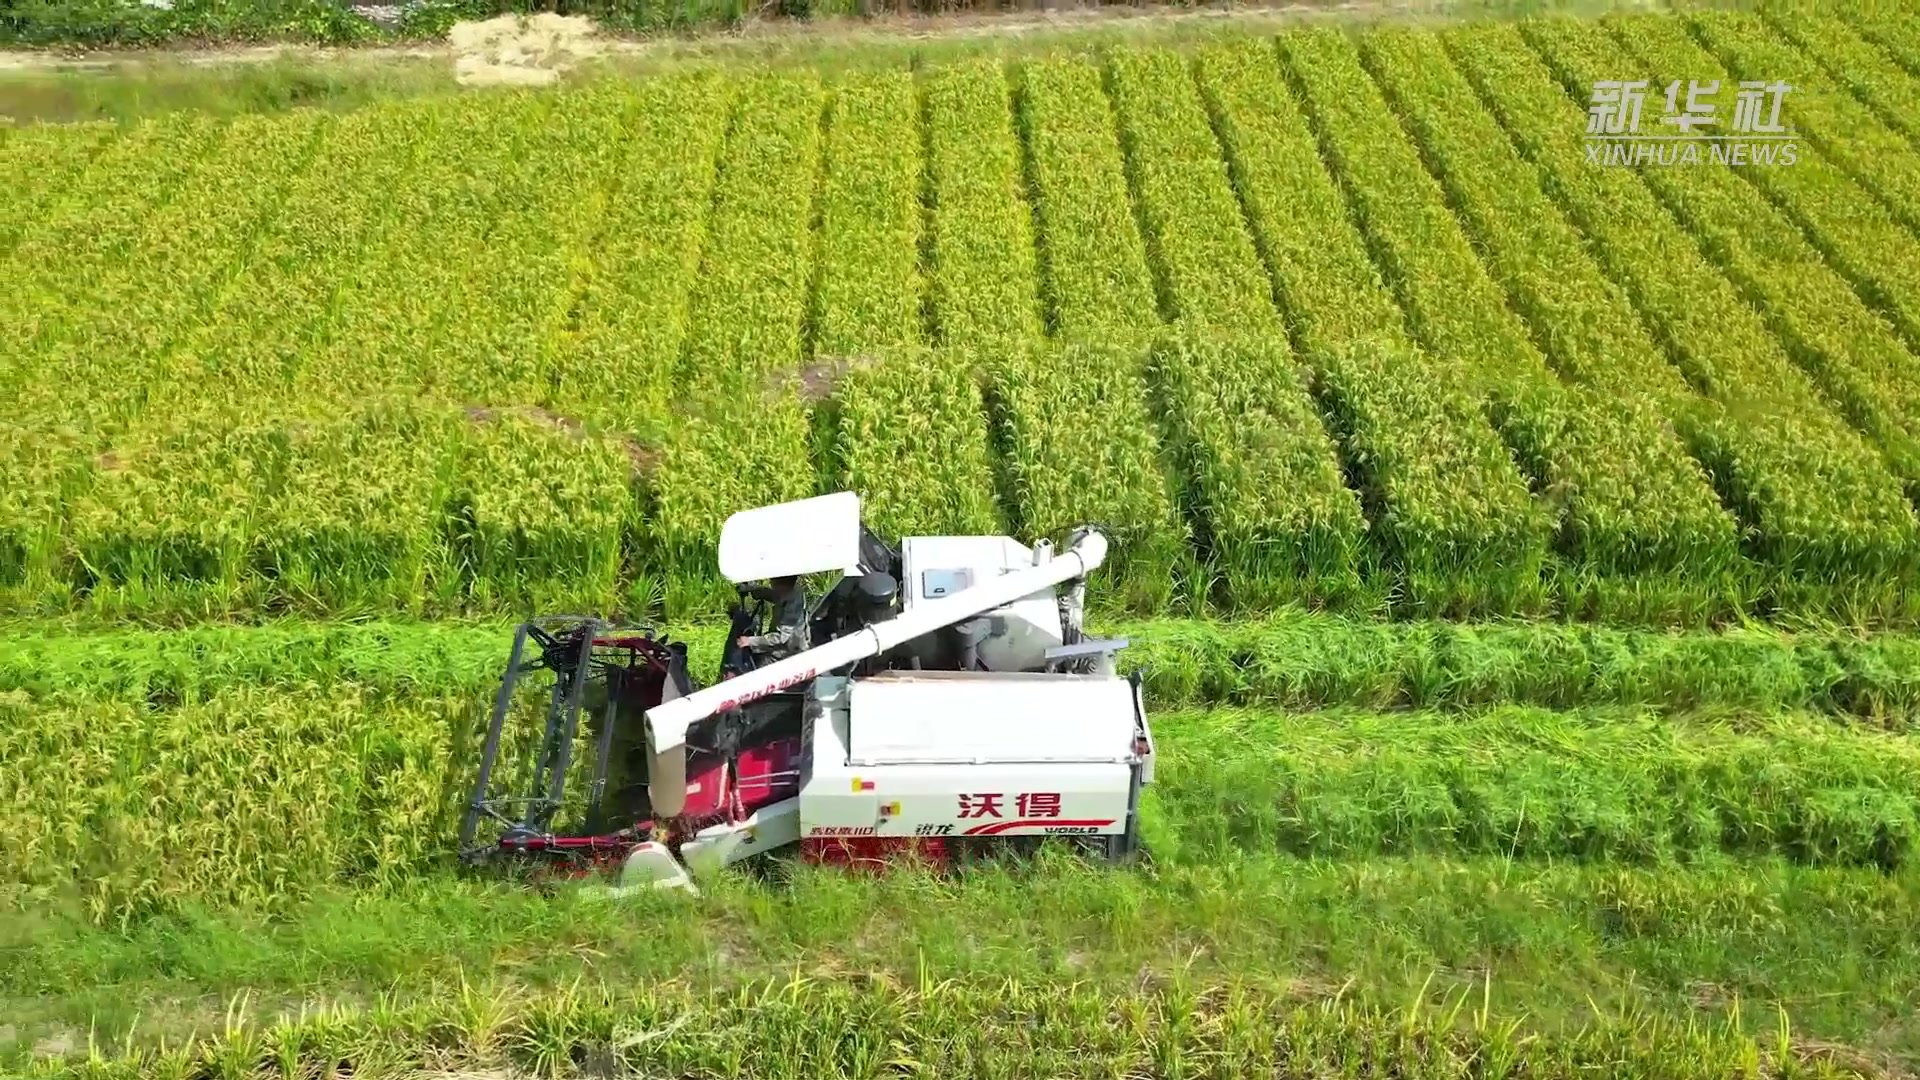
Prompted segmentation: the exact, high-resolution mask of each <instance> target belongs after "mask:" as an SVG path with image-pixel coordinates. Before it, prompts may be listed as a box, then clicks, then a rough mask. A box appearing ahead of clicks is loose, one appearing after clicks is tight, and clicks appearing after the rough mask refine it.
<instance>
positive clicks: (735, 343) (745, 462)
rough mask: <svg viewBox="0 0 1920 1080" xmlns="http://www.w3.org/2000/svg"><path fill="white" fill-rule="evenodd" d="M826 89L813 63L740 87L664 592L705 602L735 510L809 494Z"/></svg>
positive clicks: (657, 511)
mask: <svg viewBox="0 0 1920 1080" xmlns="http://www.w3.org/2000/svg"><path fill="white" fill-rule="evenodd" d="M823 102H824V98H823V92H822V89H821V86H820V83H819V81H818V80H817V79H815V78H813V77H812V76H805V75H796V76H791V77H787V76H774V75H768V76H762V77H758V78H756V79H755V80H754V81H752V82H751V83H749V84H748V85H746V86H744V87H742V88H741V89H740V92H739V93H738V95H737V97H736V100H735V105H734V113H733V121H732V125H731V128H730V131H729V134H728V138H727V144H726V148H725V150H724V152H723V156H722V158H721V162H720V172H719V176H718V178H717V179H716V181H715V183H716V188H715V193H714V200H713V212H712V213H713V216H712V220H711V221H710V222H709V224H708V227H707V253H706V257H705V260H704V261H703V264H702V267H701V272H700V277H699V282H698V284H697V286H696V287H695V292H694V295H693V308H692V313H691V325H690V327H689V331H688V335H687V350H686V355H685V357H684V358H683V363H682V365H681V367H680V369H679V370H680V376H679V377H678V379H677V380H676V385H677V386H678V387H680V388H681V390H682V393H683V398H682V404H681V406H680V407H679V408H678V409H676V415H677V424H676V426H675V428H674V430H673V431H672V432H671V433H670V434H669V435H668V437H667V439H666V441H665V443H664V444H663V445H662V447H661V453H660V458H659V463H658V467H657V469H656V471H655V473H654V477H655V479H654V483H653V485H652V491H651V500H650V501H651V509H650V515H649V516H650V520H649V522H648V525H649V531H650V533H651V538H652V542H653V548H654V561H655V562H656V565H657V566H658V568H659V569H660V571H661V572H663V573H665V574H666V575H668V579H669V584H668V602H669V604H670V605H671V606H674V607H675V608H678V607H680V606H682V605H683V604H699V603H704V602H707V601H708V600H710V599H711V597H712V596H713V595H715V594H714V592H713V586H714V585H715V583H716V581H717V579H715V577H714V571H713V546H714V543H715V542H716V541H717V540H718V538H719V535H720V526H721V523H722V522H724V521H725V520H726V518H727V516H728V515H730V514H732V513H734V512H735V511H738V510H741V509H743V508H746V507H751V506H764V505H767V504H770V503H777V502H784V501H786V500H789V499H799V498H805V497H806V496H809V495H812V494H814V488H815V486H816V481H817V475H816V467H815V465H814V463H813V461H812V459H811V439H812V435H811V428H810V424H809V418H808V411H809V410H808V407H807V403H806V402H805V401H804V400H803V399H801V398H800V397H799V396H798V395H796V394H795V393H794V392H793V383H794V382H795V381H796V380H797V379H798V376H799V375H800V373H801V367H802V365H803V364H804V363H805V362H806V360H807V356H806V355H805V342H804V340H803V338H804V334H805V326H806V315H807V302H808V288H809V283H810V275H811V267H812V258H813V241H812V216H813V204H814V188H815V186H816V174H817V172H818V166H819V162H820V154H821V148H820V143H821V138H820V122H821V115H822V105H823Z"/></svg>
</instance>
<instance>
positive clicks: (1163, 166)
mask: <svg viewBox="0 0 1920 1080" xmlns="http://www.w3.org/2000/svg"><path fill="white" fill-rule="evenodd" d="M1107 67H1108V73H1109V79H1110V82H1111V85H1112V90H1113V99H1114V107H1115V111H1116V112H1117V113H1118V115H1119V117H1120V136H1121V145H1122V147H1123V149H1124V150H1125V151H1126V158H1127V164H1128V166H1129V168H1130V170H1131V172H1132V175H1133V184H1134V187H1135V189H1136V192H1137V194H1138V197H1139V200H1140V209H1141V215H1142V218H1143V221H1144V225H1145V232H1146V244H1147V253H1148V256H1149V259H1150V262H1151V264H1152V265H1153V267H1154V268H1155V270H1156V271H1157V274H1158V278H1159V281H1160V285H1161V291H1162V294H1163V298H1164V302H1165V304H1166V307H1167V310H1168V311H1169V312H1170V313H1171V315H1172V316H1173V319H1174V321H1175V322H1176V323H1178V324H1182V325H1187V326H1191V327H1195V328H1200V327H1206V328H1211V329H1218V330H1225V331H1230V332H1235V333H1247V334H1267V335H1270V336H1272V338H1273V340H1274V341H1275V342H1284V338H1283V337H1281V336H1280V335H1279V334H1278V331H1279V330H1280V329H1281V326H1280V320H1279V315H1278V312H1276V311H1275V310H1274V306H1273V296H1272V292H1273V287H1272V285H1271V284H1270V283H1269V282H1268V280H1267V276H1266V273H1265V271H1264V269H1263V268H1262V267H1261V265H1260V260H1259V257H1258V255H1256V254H1255V252H1254V248H1253V241H1252V239H1251V238H1250V237H1249V236H1248V234H1247V228H1246V225H1245V224H1244V222H1243V221H1242V219H1241V214H1240V205H1239V203H1238V202H1237V201H1236V200H1235V198H1234V193H1233V185H1232V182H1231V180H1230V179H1229V177H1228V175H1227V169H1226V163H1225V162H1224V161H1223V160H1222V159H1221V156H1220V145H1219V143H1218V142H1217V141H1216V140H1215V138H1214V135H1213V131H1212V129H1211V128H1210V127H1209V126H1208V121H1207V112H1206V109H1205V107H1204V106H1203V105H1202V104H1201V101H1200V94H1199V88H1198V87H1197V86H1196V84H1195V82H1194V73H1193V71H1192V69H1191V66H1190V63H1189V61H1188V59H1187V58H1186V57H1184V56H1182V55H1180V54H1179V53H1177V52H1174V51H1172V50H1170V49H1118V50H1115V51H1114V52H1113V53H1111V54H1110V55H1109V57H1108V60H1107ZM1280 359H1281V361H1282V362H1283V363H1284V362H1285V361H1286V356H1285V354H1284V352H1283V353H1282V354H1281V356H1280Z"/></svg>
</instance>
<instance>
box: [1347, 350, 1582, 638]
mask: <svg viewBox="0 0 1920 1080" xmlns="http://www.w3.org/2000/svg"><path fill="white" fill-rule="evenodd" d="M1309 360H1310V362H1311V363H1312V364H1313V366H1314V367H1315V369H1316V370H1317V371H1318V372H1319V374H1320V379H1321V382H1322V391H1321V392H1322V395H1323V397H1324V399H1325V401H1326V404H1327V408H1328V410H1329V412H1330V418H1331V420H1332V422H1333V425H1334V427H1335V433H1336V436H1337V437H1338V438H1339V439H1340V441H1341V442H1342V444H1343V445H1345V446H1346V448H1347V457H1348V460H1349V461H1350V462H1351V463H1352V467H1353V468H1354V470H1355V472H1356V474H1357V478H1358V480H1359V482H1360V485H1361V493H1362V497H1363V498H1364V499H1365V500H1366V502H1367V504H1368V507H1369V510H1370V513H1369V517H1370V518H1371V519H1372V522H1373V527H1374V529H1375V530H1376V534H1377V535H1378V536H1379V541H1380V543H1381V544H1382V545H1383V546H1384V548H1385V550H1386V551H1387V553H1388V557H1389V558H1391V559H1392V560H1393V561H1394V565H1395V566H1397V567H1398V568H1399V570H1400V572H1401V573H1402V574H1403V575H1404V578H1405V588H1406V593H1405V595H1404V596H1402V597H1401V598H1400V599H1401V601H1402V602H1403V603H1404V604H1405V605H1406V606H1407V607H1408V608H1409V609H1410V610H1412V611H1414V612H1417V613H1420V614H1442V615H1456V614H1467V613H1473V612H1492V613H1509V612H1525V611H1536V610H1539V609H1540V608H1541V607H1542V605H1543V604H1544V602H1545V592H1544V585H1543V583H1542V577H1541V574H1542V572H1543V569H1544V564H1545V561H1546V542H1547V538H1548V533H1549V530H1550V528H1551V526H1552V522H1551V521H1550V520H1549V519H1548V516H1547V513H1546V512H1545V510H1544V509H1542V508H1541V507H1540V506H1539V505H1538V504H1537V503H1535V502H1534V500H1533V498H1532V496H1531V495H1530V494H1529V493H1528V491H1527V486H1526V483H1525V482H1524V481H1522V480H1521V478H1520V474H1519V473H1518V472H1517V471H1516V470H1515V469H1514V467H1513V462H1512V460H1511V459H1510V458H1509V457H1508V456H1507V450H1506V447H1504V446H1502V445H1501V443H1500V440H1499V438H1498V437H1497V436H1496V435H1495V434H1494V431H1493V428H1492V427H1490V426H1489V425H1488V424H1487V422H1486V417H1485V414H1483V413H1482V412H1481V411H1480V409H1479V408H1478V407H1477V406H1476V405H1475V404H1474V402H1473V401H1472V399H1470V398H1469V397H1468V396H1467V394H1466V392H1465V391H1464V390H1462V389H1461V388H1460V387H1458V386H1457V385H1455V384H1453V383H1451V382H1450V381H1448V380H1447V379H1446V378H1444V377H1442V376H1441V374H1440V373H1442V372H1444V371H1445V369H1444V368H1442V367H1438V366H1437V365H1432V364H1430V362H1429V361H1428V360H1427V359H1426V358H1425V357H1423V356H1422V355H1420V354H1419V353H1418V351H1417V350H1404V349H1391V348H1387V347H1384V346H1381V345H1378V344H1374V343H1363V344H1360V345H1355V346H1351V347H1348V348H1345V349H1338V350H1333V351H1330V352H1326V353H1322V354H1319V355H1316V356H1313V357H1310V358H1309Z"/></svg>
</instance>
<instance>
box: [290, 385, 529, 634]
mask: <svg viewBox="0 0 1920 1080" xmlns="http://www.w3.org/2000/svg"><path fill="white" fill-rule="evenodd" d="M460 419H461V418H460V417H458V416H457V415H456V414H453V413H452V412H450V411H449V410H445V409H439V408H435V407H432V406H427V405H423V404H420V403H417V402H413V401H390V402H372V403H367V404H364V405H362V406H360V407H358V408H356V409H354V410H353V411H352V412H349V413H347V414H345V415H333V416H324V417H320V418H316V419H313V420H295V421H293V422H291V423H290V424H289V425H288V431H287V442H288V447H287V450H288V458H287V476H286V483H285V486H284V487H283V488H282V489H281V491H280V493H279V495H278V496H277V497H276V498H274V499H273V500H272V502H271V503H270V504H269V505H268V506H267V507H266V508H265V510H264V513H263V514H262V519H263V520H262V521H261V526H260V534H261V535H260V540H259V555H258V562H259V565H260V566H261V568H262V571H263V573H264V575H265V577H266V579H267V581H268V582H269V583H270V584H269V586H268V588H269V589H270V590H271V592H272V595H273V596H274V598H275V599H277V600H278V601H280V602H283V603H285V604H287V605H289V606H291V607H293V608H294V609H295V610H308V611H325V612H351V611H368V610H373V611H407V612H413V613H416V614H417V613H420V612H421V611H422V610H423V608H424V607H425V606H427V605H428V604H429V603H432V602H438V601H445V600H447V599H449V598H451V596H452V595H453V594H455V593H456V592H458V591H459V589H460V587H461V585H462V582H461V581H460V578H459V571H458V568H457V567H456V566H455V565H454V562H453V557H452V556H453V553H452V551H451V548H450V545H449V543H448V539H449V537H450V536H451V535H452V534H453V531H454V530H453V529H452V528H451V527H450V525H451V523H450V522H449V521H448V520H447V516H448V512H449V510H450V508H451V505H452V503H453V469H454V466H455V464H456V457H455V454H454V452H453V447H454V446H455V445H456V442H457V439H458V437H459V436H460V434H461V433H460V430H459V428H458V424H459V422H460ZM486 524H488V525H494V524H495V523H494V522H492V521H491V520H489V521H487V522H486ZM528 569H531V568H530V567H526V566H516V567H513V568H512V572H515V573H518V572H521V571H523V570H528Z"/></svg>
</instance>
